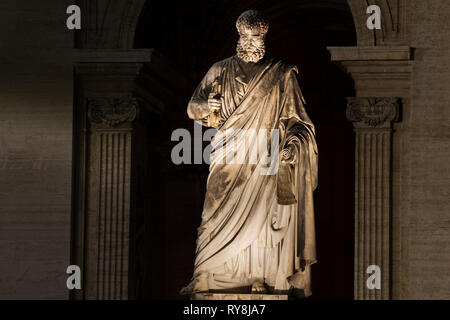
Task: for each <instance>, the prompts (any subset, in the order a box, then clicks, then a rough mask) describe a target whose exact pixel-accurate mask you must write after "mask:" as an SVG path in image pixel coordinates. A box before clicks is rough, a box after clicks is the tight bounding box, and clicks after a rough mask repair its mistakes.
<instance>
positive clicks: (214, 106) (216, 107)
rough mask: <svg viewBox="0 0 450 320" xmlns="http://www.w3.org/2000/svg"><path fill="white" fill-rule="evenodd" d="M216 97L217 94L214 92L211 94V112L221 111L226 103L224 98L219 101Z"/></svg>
mask: <svg viewBox="0 0 450 320" xmlns="http://www.w3.org/2000/svg"><path fill="white" fill-rule="evenodd" d="M215 96H216V94H215V93H214V92H211V93H210V94H209V97H208V107H209V110H210V111H211V112H213V111H215V110H220V109H221V108H222V104H223V101H224V99H223V97H222V96H221V97H220V99H217V97H215Z"/></svg>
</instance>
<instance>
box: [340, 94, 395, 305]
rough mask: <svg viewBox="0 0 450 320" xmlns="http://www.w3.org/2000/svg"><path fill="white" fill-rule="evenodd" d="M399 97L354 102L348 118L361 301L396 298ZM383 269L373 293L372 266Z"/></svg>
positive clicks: (357, 294)
mask: <svg viewBox="0 0 450 320" xmlns="http://www.w3.org/2000/svg"><path fill="white" fill-rule="evenodd" d="M398 116H399V99H397V98H349V99H348V107H347V118H348V119H349V120H350V121H352V122H353V124H354V128H355V132H356V153H355V273H354V277H355V278H354V283H355V288H354V290H355V299H359V300H381V299H389V298H390V260H391V257H390V247H391V246H390V239H391V236H390V232H391V228H390V219H391V149H392V122H393V121H396V120H397V119H398ZM371 265H375V266H378V267H379V268H380V270H381V274H380V276H381V287H380V289H369V288H368V286H367V279H368V278H369V276H370V274H367V273H366V272H367V268H368V267H369V266H371Z"/></svg>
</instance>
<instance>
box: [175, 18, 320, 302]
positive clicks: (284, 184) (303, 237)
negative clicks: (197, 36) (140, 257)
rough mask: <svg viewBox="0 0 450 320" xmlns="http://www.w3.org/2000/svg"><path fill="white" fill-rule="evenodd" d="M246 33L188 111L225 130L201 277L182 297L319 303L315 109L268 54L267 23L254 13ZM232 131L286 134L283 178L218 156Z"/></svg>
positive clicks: (203, 228)
mask: <svg viewBox="0 0 450 320" xmlns="http://www.w3.org/2000/svg"><path fill="white" fill-rule="evenodd" d="M236 28H237V30H238V32H239V36H240V38H239V41H238V44H237V50H236V51H237V54H236V55H234V56H232V57H230V58H227V59H225V60H222V61H219V62H217V63H215V64H214V65H213V66H212V67H211V68H210V69H209V71H208V72H207V74H206V75H205V77H204V78H203V80H202V81H201V83H200V84H199V85H198V87H197V89H196V90H195V92H194V94H193V96H192V98H191V100H190V102H189V105H188V110H187V112H188V115H189V117H190V118H191V119H193V120H195V121H197V122H198V123H201V124H202V125H204V126H209V127H215V128H217V129H218V132H217V134H216V135H215V136H214V137H213V139H212V141H211V164H210V172H209V176H208V181H207V190H206V196H205V202H204V207H203V212H202V222H201V225H200V227H199V228H198V238H197V249H196V256H195V266H194V273H193V277H192V279H191V282H190V283H189V284H188V285H187V286H186V287H185V288H183V289H182V290H181V291H180V293H181V294H194V293H202V292H208V293H211V292H219V293H220V292H238V293H254V294H278V293H279V294H287V293H289V292H291V290H300V291H301V292H302V293H303V294H304V296H309V295H311V265H312V264H314V263H315V262H316V261H317V260H316V248H315V233H314V207H313V191H314V190H315V188H316V186H317V163H318V152H317V145H316V140H315V128H314V125H313V123H312V122H311V120H310V118H309V117H308V115H307V113H306V111H305V107H304V99H303V96H302V93H301V91H300V87H299V85H298V82H297V78H296V75H297V74H298V69H297V67H296V66H294V65H290V64H288V63H286V62H284V61H282V60H280V59H279V58H276V57H272V56H269V55H268V54H266V50H265V38H266V34H267V32H268V29H269V23H268V21H267V19H266V18H265V17H264V16H263V14H262V13H261V12H259V11H256V10H248V11H245V12H244V13H242V14H241V15H240V16H239V18H238V19H237V22H236ZM230 130H231V131H234V132H246V131H245V130H256V131H258V132H259V131H261V130H262V131H264V130H267V132H269V131H273V130H277V132H278V135H276V136H275V138H273V136H270V137H269V143H268V145H271V141H270V139H278V140H277V141H276V142H277V144H276V145H277V147H278V148H279V150H276V151H278V152H277V157H279V158H278V160H279V161H277V162H276V164H277V166H278V167H277V170H276V172H275V173H274V174H261V169H262V168H263V167H266V166H267V163H266V162H264V163H263V162H262V161H260V160H257V161H253V162H249V163H238V164H236V163H224V162H223V161H219V160H220V157H219V156H217V154H218V153H219V151H220V152H222V153H223V152H224V150H228V149H226V147H228V146H227V144H228V145H229V144H230V143H231V142H230V141H231V140H230V139H228V138H227V135H225V134H224V132H230ZM264 132H266V131H264ZM249 139H250V141H249ZM252 139H253V140H252ZM255 139H256V138H255V135H253V136H250V137H248V136H245V137H244V135H243V134H235V135H234V139H233V143H237V145H238V146H239V147H238V148H239V149H242V148H245V147H246V146H247V147H248V146H249V145H250V146H254V145H257V142H258V141H257V140H255ZM231 149H232V148H231ZM271 151H273V150H271ZM225 153H226V152H225Z"/></svg>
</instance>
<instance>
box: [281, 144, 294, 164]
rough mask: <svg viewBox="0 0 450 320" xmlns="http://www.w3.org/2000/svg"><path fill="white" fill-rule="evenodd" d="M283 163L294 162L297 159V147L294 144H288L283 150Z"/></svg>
mask: <svg viewBox="0 0 450 320" xmlns="http://www.w3.org/2000/svg"><path fill="white" fill-rule="evenodd" d="M280 156H281V162H282V163H294V162H295V159H296V149H295V146H294V145H293V144H288V145H287V146H286V148H284V149H283V150H282V151H281V155H280Z"/></svg>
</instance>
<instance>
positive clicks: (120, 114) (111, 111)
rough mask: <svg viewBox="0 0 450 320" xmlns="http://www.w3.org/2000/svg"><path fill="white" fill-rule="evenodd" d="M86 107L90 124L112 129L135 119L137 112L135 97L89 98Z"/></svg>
mask: <svg viewBox="0 0 450 320" xmlns="http://www.w3.org/2000/svg"><path fill="white" fill-rule="evenodd" d="M87 105H88V117H89V120H90V121H91V122H92V123H103V124H105V125H107V126H109V127H113V128H116V127H119V126H121V125H122V124H124V123H126V122H131V121H133V120H134V119H136V115H137V111H138V102H137V99H136V97H128V98H90V99H88V103H87Z"/></svg>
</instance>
